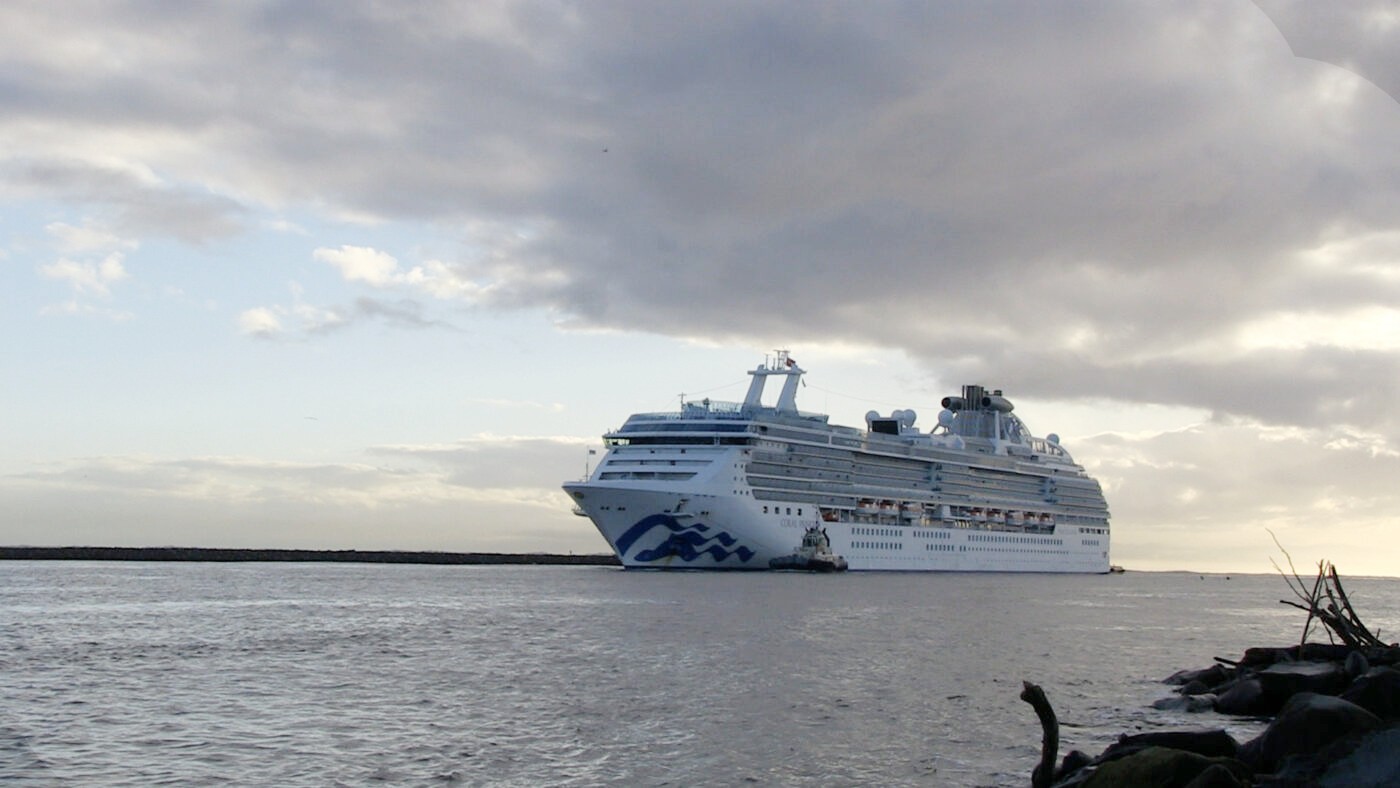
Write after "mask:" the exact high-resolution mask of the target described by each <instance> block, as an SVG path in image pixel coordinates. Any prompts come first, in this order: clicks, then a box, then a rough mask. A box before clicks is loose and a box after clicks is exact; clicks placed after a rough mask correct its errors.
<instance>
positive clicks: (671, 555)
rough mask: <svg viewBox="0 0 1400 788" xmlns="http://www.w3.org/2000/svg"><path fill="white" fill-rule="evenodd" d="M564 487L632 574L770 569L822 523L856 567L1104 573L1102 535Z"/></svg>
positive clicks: (684, 493)
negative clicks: (832, 514)
mask: <svg viewBox="0 0 1400 788" xmlns="http://www.w3.org/2000/svg"><path fill="white" fill-rule="evenodd" d="M564 489H565V490H566V491H568V492H569V493H570V495H571V496H573V497H574V498H575V500H576V502H577V503H578V505H579V507H580V509H582V510H583V512H584V513H586V514H587V515H588V517H589V518H590V519H591V520H592V521H593V523H594V524H595V525H596V526H597V527H598V530H599V532H600V533H602V535H603V538H605V539H607V541H608V544H609V545H610V546H611V547H612V548H613V552H614V553H616V554H617V557H618V559H619V560H620V561H621V562H622V565H623V566H624V567H627V568H629V569H736V570H766V569H768V562H769V560H771V559H773V558H778V557H780V556H785V555H789V554H791V553H792V551H793V549H794V548H795V547H796V546H797V545H798V544H800V543H801V541H802V534H803V532H804V531H805V530H806V529H807V528H809V527H812V526H821V527H823V528H825V529H826V533H827V536H828V538H829V539H830V542H831V550H832V552H833V553H835V554H837V555H840V556H843V557H844V558H845V559H846V561H847V563H848V564H849V568H850V569H851V570H852V571H862V570H864V571H871V570H884V571H896V572H1065V573H1099V574H1102V573H1107V572H1108V571H1109V558H1108V553H1109V549H1108V548H1109V544H1108V540H1109V537H1108V535H1107V534H1100V533H1079V532H1078V531H1079V529H1077V528H1061V529H1059V532H1057V533H1053V534H1031V533H1022V532H1016V531H1002V530H990V529H988V528H985V527H958V526H952V527H938V526H924V525H910V524H902V523H900V522H899V518H898V517H897V516H893V515H885V516H882V515H880V514H879V513H873V514H870V515H868V516H866V517H865V518H864V519H863V521H857V522H839V521H823V520H822V519H821V518H820V517H819V516H818V515H817V513H816V510H815V509H814V508H813V507H812V506H810V505H804V504H796V503H793V504H781V503H780V504H767V508H768V512H767V513H764V512H763V506H764V505H760V504H758V503H756V502H755V501H753V500H752V499H748V498H741V497H726V496H721V495H716V494H711V495H705V494H703V493H700V492H698V491H696V490H687V489H684V488H674V489H670V490H667V489H661V488H657V487H651V488H647V489H637V488H628V487H624V486H602V485H598V484H587V483H577V484H566V485H564ZM580 493H582V497H580ZM682 500H684V501H686V503H685V504H683V505H681V507H680V509H679V510H677V508H676V507H677V504H678V502H680V501H682ZM799 511H801V512H802V514H801V515H798V514H797V512H799ZM788 512H791V514H788Z"/></svg>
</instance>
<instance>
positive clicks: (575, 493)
mask: <svg viewBox="0 0 1400 788" xmlns="http://www.w3.org/2000/svg"><path fill="white" fill-rule="evenodd" d="M803 372H804V370H803V369H802V368H801V367H800V366H798V365H797V363H796V362H795V361H794V360H793V359H792V358H791V357H790V356H789V355H788V354H787V352H786V351H779V352H778V353H777V355H776V356H775V357H774V358H772V359H769V360H768V361H767V362H766V363H764V364H763V365H760V366H759V367H758V368H757V369H754V370H751V371H750V372H749V374H750V375H752V376H753V381H752V382H751V384H750V386H749V390H748V394H747V396H745V397H744V401H743V402H741V403H731V402H712V401H710V400H709V399H705V400H701V401H699V402H683V403H682V404H681V409H680V411H679V412H671V413H636V414H633V415H632V416H631V417H629V418H628V419H627V422H626V423H625V424H623V425H622V428H621V429H618V430H616V431H615V432H610V433H608V434H606V435H604V436H603V439H604V442H605V444H606V446H607V453H606V454H605V455H604V456H603V458H602V460H601V462H599V463H598V466H597V467H596V468H595V469H594V470H593V471H592V473H591V474H590V475H589V477H588V478H587V479H586V480H585V481H580V482H574V483H569V484H565V485H564V489H565V490H566V491H567V492H568V493H569V495H570V496H571V497H572V498H573V500H574V503H575V512H577V513H578V514H581V515H584V516H587V517H588V518H589V519H591V520H592V521H593V523H594V525H596V526H597V527H598V530H599V531H600V532H602V534H603V537H604V538H606V539H607V540H608V544H610V545H612V548H613V550H614V551H615V552H616V553H617V557H618V558H619V559H620V560H621V561H622V563H623V565H624V566H627V567H635V568H656V569H767V568H768V566H769V561H770V560H771V559H773V558H777V557H780V556H785V555H790V554H791V553H792V552H793V550H794V549H795V548H796V547H797V546H798V545H800V544H801V543H802V538H803V535H804V534H805V533H806V531H807V529H808V528H811V527H814V526H821V527H823V528H824V529H825V531H826V533H827V535H828V537H829V539H830V543H831V550H832V551H833V552H834V553H836V554H837V555H841V556H844V557H845V558H846V560H847V561H848V562H849V566H850V568H851V569H852V570H872V569H883V570H898V571H920V570H927V571H966V572H1094V573H1102V572H1107V571H1108V570H1109V557H1108V553H1109V526H1108V506H1107V503H1106V502H1105V501H1104V496H1103V491H1102V490H1101V489H1100V487H1099V483H1098V482H1097V481H1095V480H1094V479H1093V478H1091V477H1090V476H1089V475H1088V474H1087V473H1085V471H1084V468H1083V467H1081V466H1080V465H1078V464H1076V463H1075V462H1074V460H1073V459H1072V458H1071V457H1070V456H1069V454H1068V453H1067V452H1066V451H1065V450H1064V448H1062V447H1061V446H1060V445H1059V440H1058V438H1057V437H1056V436H1055V435H1053V434H1052V435H1049V436H1047V437H1045V438H1037V437H1034V436H1032V435H1031V434H1030V431H1029V430H1028V429H1027V428H1026V425H1025V424H1024V423H1023V422H1022V421H1021V420H1020V419H1019V418H1018V417H1016V416H1015V415H1014V414H1013V413H1012V405H1011V402H1010V401H1009V400H1007V399H1006V398H1005V397H1003V396H1002V394H1001V391H999V390H998V391H991V392H988V391H986V390H984V389H983V388H982V387H981V386H964V387H963V390H962V394H961V395H960V396H954V397H946V398H944V400H943V411H942V412H941V413H939V414H938V426H937V427H935V428H934V429H932V430H930V431H928V432H922V431H921V430H920V429H919V428H917V427H916V426H915V425H914V422H915V414H914V412H913V411H908V410H897V411H895V412H894V413H892V414H890V415H889V416H881V415H879V414H878V413H876V412H874V411H871V412H870V413H868V414H866V428H865V429H863V430H862V429H857V428H855V427H843V426H838V425H833V424H829V423H828V417H827V416H825V415H821V414H813V413H805V412H802V411H799V410H798V409H797V386H798V383H799V381H800V380H801V378H802V375H803ZM773 378H777V379H778V380H779V381H781V386H782V388H781V391H780V392H779V394H778V398H777V402H776V404H774V405H771V406H769V405H764V404H763V395H764V390H765V388H766V386H767V384H768V383H769V382H770V379H773Z"/></svg>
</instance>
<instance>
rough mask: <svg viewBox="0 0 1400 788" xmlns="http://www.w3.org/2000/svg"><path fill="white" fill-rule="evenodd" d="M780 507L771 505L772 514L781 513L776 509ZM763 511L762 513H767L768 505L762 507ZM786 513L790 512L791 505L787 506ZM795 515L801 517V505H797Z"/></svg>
mask: <svg viewBox="0 0 1400 788" xmlns="http://www.w3.org/2000/svg"><path fill="white" fill-rule="evenodd" d="M781 508H782V507H781V506H774V507H773V514H782V512H780V511H778V510H779V509H781ZM763 513H764V514H768V507H767V506H765V507H763ZM787 513H788V514H792V507H791V506H789V507H788V508H787ZM797 516H798V517H801V516H802V507H801V506H799V507H797Z"/></svg>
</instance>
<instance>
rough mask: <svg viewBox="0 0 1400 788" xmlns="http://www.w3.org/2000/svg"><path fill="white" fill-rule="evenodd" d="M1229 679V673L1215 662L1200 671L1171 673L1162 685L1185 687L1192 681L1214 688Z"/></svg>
mask: <svg viewBox="0 0 1400 788" xmlns="http://www.w3.org/2000/svg"><path fill="white" fill-rule="evenodd" d="M1229 678H1230V671H1229V670H1228V669H1226V667H1225V666H1224V665H1221V664H1220V663H1218V662H1217V663H1215V664H1214V665H1211V666H1210V667H1208V668H1201V669H1200V670H1179V671H1177V672H1176V673H1173V674H1172V675H1170V676H1168V677H1166V678H1165V679H1163V680H1162V683H1163V684H1178V685H1185V684H1190V683H1191V682H1193V681H1199V682H1201V683H1202V684H1204V685H1206V686H1207V687H1216V686H1219V685H1220V684H1222V683H1224V682H1225V681H1227V680H1228V679H1229ZM1193 694H1200V693H1193Z"/></svg>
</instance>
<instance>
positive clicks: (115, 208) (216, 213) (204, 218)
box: [0, 159, 245, 243]
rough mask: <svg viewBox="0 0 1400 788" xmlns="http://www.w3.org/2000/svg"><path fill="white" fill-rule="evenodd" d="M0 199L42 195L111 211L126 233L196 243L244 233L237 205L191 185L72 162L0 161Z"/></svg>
mask: <svg viewBox="0 0 1400 788" xmlns="http://www.w3.org/2000/svg"><path fill="white" fill-rule="evenodd" d="M0 178H3V181H4V185H3V186H0V195H6V194H8V195H9V196H16V195H18V194H25V195H40V196H44V197H47V198H60V199H66V200H72V201H74V202H77V203H81V204H85V205H93V206H98V207H101V208H106V209H110V211H111V212H112V215H111V225H112V227H113V229H115V230H117V231H119V232H121V233H122V234H124V235H131V236H139V237H144V236H148V235H162V236H169V237H174V238H178V239H180V240H183V241H189V242H193V243H197V242H200V241H204V240H207V239H210V238H217V237H220V236H227V235H231V234H233V233H235V232H237V231H239V230H240V229H242V225H243V219H244V214H245V209H244V208H243V206H241V205H239V204H238V203H237V202H235V201H233V200H231V199H229V198H226V197H221V196H219V195H215V194H210V193H208V192H204V191H201V190H199V189H194V188H190V187H179V186H166V185H157V184H152V183H149V182H144V181H142V180H141V179H138V178H137V177H135V176H134V175H133V174H132V173H130V172H123V171H121V170H117V169H112V168H110V167H101V166H95V165H92V164H89V163H86V162H80V161H74V160H64V161H56V160H13V159H12V160H10V161H8V162H4V161H0Z"/></svg>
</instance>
